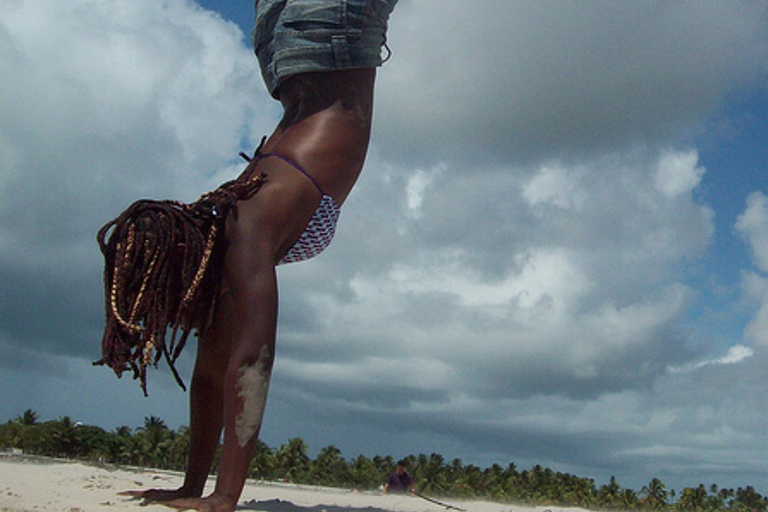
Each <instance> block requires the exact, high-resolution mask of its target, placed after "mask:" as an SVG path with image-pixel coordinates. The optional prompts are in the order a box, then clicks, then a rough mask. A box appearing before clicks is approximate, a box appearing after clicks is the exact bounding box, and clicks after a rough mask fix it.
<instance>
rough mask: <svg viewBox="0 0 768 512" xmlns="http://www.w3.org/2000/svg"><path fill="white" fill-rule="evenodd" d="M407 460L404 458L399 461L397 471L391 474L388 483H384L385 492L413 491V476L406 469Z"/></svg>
mask: <svg viewBox="0 0 768 512" xmlns="http://www.w3.org/2000/svg"><path fill="white" fill-rule="evenodd" d="M405 468H406V462H405V461H404V460H399V461H397V466H396V468H395V472H394V473H391V474H390V475H389V478H387V483H385V484H384V494H387V493H388V492H391V493H401V494H405V493H407V492H413V478H411V475H409V474H408V472H407V471H406V470H405Z"/></svg>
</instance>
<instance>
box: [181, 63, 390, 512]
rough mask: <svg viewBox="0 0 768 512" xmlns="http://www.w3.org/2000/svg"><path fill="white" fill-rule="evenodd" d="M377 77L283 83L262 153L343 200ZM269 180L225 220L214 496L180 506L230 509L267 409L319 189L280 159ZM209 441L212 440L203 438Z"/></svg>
mask: <svg viewBox="0 0 768 512" xmlns="http://www.w3.org/2000/svg"><path fill="white" fill-rule="evenodd" d="M374 77H375V72H374V70H356V71H341V72H330V73H317V74H307V75H304V76H300V77H294V79H291V80H289V81H288V82H286V85H285V89H284V94H283V95H282V97H281V101H282V102H283V105H284V106H285V109H286V115H285V117H284V119H283V121H282V122H281V123H280V125H279V126H278V128H277V130H276V131H275V133H274V134H273V135H272V136H271V137H270V139H269V141H268V143H267V145H266V147H265V149H264V150H265V152H277V153H280V154H282V155H284V156H288V157H290V158H292V159H294V160H295V161H297V162H298V163H299V164H300V165H302V166H303V167H305V168H306V169H307V170H308V171H309V172H310V173H311V174H312V176H313V177H314V178H315V179H316V180H317V181H318V182H319V183H320V185H321V186H322V187H323V189H324V190H325V191H326V193H329V194H331V195H333V196H334V198H335V199H336V200H337V202H339V203H340V202H342V201H343V200H344V199H345V198H346V196H347V194H348V193H349V191H350V190H351V189H352V186H353V185H354V183H355V181H356V180H357V177H358V175H359V173H360V170H361V168H362V166H363V162H364V160H365V153H366V150H367V147H368V138H369V136H370V123H371V109H372V98H373V82H374ZM256 171H257V172H265V173H267V175H268V181H267V182H266V183H265V184H264V185H263V186H262V188H261V189H260V190H259V192H258V193H257V194H255V195H254V196H253V197H252V198H251V199H249V200H248V201H243V202H241V203H240V204H239V206H238V218H237V220H235V219H233V218H230V219H228V223H227V237H228V241H229V246H228V248H227V255H226V259H225V263H224V279H225V283H226V284H227V287H228V289H229V291H230V293H231V297H232V303H231V304H232V306H231V339H230V343H229V344H228V346H229V347H230V351H229V357H228V362H227V366H226V371H225V374H224V379H223V397H224V401H223V411H224V418H223V424H224V444H223V447H222V454H221V462H220V464H219V474H218V477H217V482H216V489H215V491H214V493H213V494H212V495H211V496H208V497H207V498H204V499H200V498H196V499H195V498H192V499H180V500H174V501H171V502H169V503H168V504H169V505H171V506H175V507H178V508H193V509H197V510H203V511H209V510H210V511H216V512H223V511H232V510H234V509H235V507H236V505H237V500H238V499H239V497H240V493H241V492H242V488H243V485H244V483H245V478H246V475H247V472H248V468H249V466H250V462H251V458H252V455H253V449H254V445H255V443H256V441H257V439H258V433H259V430H260V428H261V422H262V419H263V415H264V408H265V406H266V399H267V390H268V388H269V381H270V377H271V373H272V363H273V361H274V354H275V332H276V328H277V279H276V276H275V268H274V267H275V264H276V262H277V261H279V259H280V258H281V257H282V255H283V254H285V252H286V251H287V250H288V249H289V248H290V246H291V245H292V244H293V242H294V241H295V240H296V239H297V238H298V237H299V235H300V234H301V232H302V231H303V229H304V227H305V225H306V223H307V221H308V219H309V218H310V217H311V215H312V213H313V212H314V209H315V208H316V207H317V203H318V196H317V190H315V189H314V186H313V185H311V184H310V183H309V182H308V180H307V179H306V178H305V177H304V176H302V175H300V174H299V173H298V172H297V171H296V170H295V169H293V168H292V167H291V166H290V165H288V164H286V163H285V162H283V161H282V160H280V159H275V158H266V159H263V160H260V161H259V162H258V164H257V167H256ZM204 439H208V438H204Z"/></svg>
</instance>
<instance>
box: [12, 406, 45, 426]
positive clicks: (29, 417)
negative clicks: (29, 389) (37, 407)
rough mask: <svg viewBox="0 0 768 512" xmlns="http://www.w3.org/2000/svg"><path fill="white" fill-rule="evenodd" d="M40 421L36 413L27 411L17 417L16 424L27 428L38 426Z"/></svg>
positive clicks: (30, 410)
mask: <svg viewBox="0 0 768 512" xmlns="http://www.w3.org/2000/svg"><path fill="white" fill-rule="evenodd" d="M38 419H40V418H39V417H38V415H37V413H36V412H35V411H33V410H32V409H27V410H26V411H24V413H23V414H22V415H21V416H17V417H16V422H18V423H19V424H20V425H23V426H25V427H31V426H32V425H37V420H38Z"/></svg>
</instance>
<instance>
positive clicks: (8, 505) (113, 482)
mask: <svg viewBox="0 0 768 512" xmlns="http://www.w3.org/2000/svg"><path fill="white" fill-rule="evenodd" d="M181 480H182V475H181V474H180V473H175V472H170V471H159V470H145V469H135V468H113V467H110V466H97V465H89V464H83V463H80V462H71V461H62V460H59V459H48V458H41V457H25V456H19V455H0V511H1V512H32V511H36V512H37V511H51V512H92V511H94V512H95V511H110V512H117V511H123V510H133V511H138V510H142V511H144V512H161V511H162V512H168V511H169V510H172V509H170V508H167V507H164V506H162V505H147V506H142V505H141V502H140V501H139V500H135V499H132V498H130V497H128V496H121V495H120V494H118V493H119V492H121V491H126V490H137V489H151V488H157V487H161V488H170V487H174V486H178V485H180V483H181ZM210 485H212V482H209V486H210ZM449 503H450V504H451V505H455V506H457V507H460V508H463V509H466V510H467V512H542V511H543V510H551V511H552V512H560V511H564V510H572V511H576V510H580V509H564V508H553V507H538V508H536V507H529V508H526V507H517V506H511V505H504V504H498V503H488V502H479V501H472V502H468V501H459V500H451V501H450V502H449ZM238 510H258V511H262V512H357V511H359V512H440V511H446V510H448V509H447V508H445V507H442V506H440V505H437V504H434V503H430V502H428V501H426V500H424V499H421V498H418V497H414V496H403V495H382V494H381V493H380V492H352V491H347V490H341V489H328V488H318V487H308V486H298V485H292V484H280V483H271V482H255V481H248V482H247V483H246V487H245V490H244V491H243V495H242V497H241V499H240V504H239V506H238Z"/></svg>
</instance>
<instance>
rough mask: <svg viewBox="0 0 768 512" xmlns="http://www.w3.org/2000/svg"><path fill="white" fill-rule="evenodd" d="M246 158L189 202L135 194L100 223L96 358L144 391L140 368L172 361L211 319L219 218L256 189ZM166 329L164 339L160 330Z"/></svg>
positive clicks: (220, 255)
mask: <svg viewBox="0 0 768 512" xmlns="http://www.w3.org/2000/svg"><path fill="white" fill-rule="evenodd" d="M263 144H264V140H262V143H261V145H259V148H258V149H257V150H256V153H255V155H254V157H253V158H250V157H248V156H247V155H246V154H245V153H240V155H241V156H242V157H243V158H245V159H246V160H248V161H249V162H251V165H249V166H248V167H247V168H246V169H245V171H243V173H242V174H241V175H240V176H239V177H238V178H236V179H234V180H232V181H229V182H226V183H224V184H223V185H221V186H220V187H218V188H217V189H216V190H214V191H212V192H208V193H207V194H204V195H202V196H201V197H200V198H199V199H198V200H197V201H195V202H194V203H190V204H185V203H181V202H179V201H172V200H164V201H154V200H146V199H145V200H139V201H136V202H135V203H133V204H132V205H131V206H129V207H128V208H127V209H126V210H125V211H124V212H123V213H122V214H120V215H119V216H118V217H117V218H115V219H114V220H112V221H110V222H108V223H107V224H105V225H104V226H103V227H102V228H101V229H100V230H99V232H98V235H97V239H98V242H99V246H100V248H101V252H102V254H103V255H104V260H105V266H104V292H105V309H106V326H105V328H104V336H103V338H102V358H101V359H100V360H99V361H96V362H94V363H93V364H94V365H107V366H109V367H110V368H112V370H113V371H114V372H115V373H116V374H117V376H118V377H120V376H122V373H123V372H124V371H126V370H129V369H130V370H132V371H133V377H134V379H139V381H140V383H141V388H142V390H143V392H144V395H145V396H146V395H147V366H149V365H150V364H152V365H154V366H157V363H158V361H159V360H160V358H161V356H164V357H165V360H166V362H167V363H168V366H169V367H170V369H171V372H172V373H173V376H174V378H175V379H176V382H177V383H178V384H179V386H181V388H182V389H184V390H186V387H185V385H184V382H183V381H182V379H181V377H180V376H179V373H178V371H177V370H176V367H175V364H174V363H175V362H176V359H178V357H179V355H180V354H181V351H182V349H183V348H184V345H185V344H186V341H187V338H188V337H189V334H190V332H191V331H192V330H193V329H194V330H196V331H197V333H200V332H202V331H203V330H204V329H205V328H206V327H207V326H209V325H210V324H211V322H212V321H213V317H214V313H215V310H216V302H217V299H218V296H219V292H220V289H221V276H222V267H223V262H224V255H225V253H226V237H225V233H224V231H225V230H224V227H225V225H224V223H225V221H226V218H227V216H228V214H230V213H231V214H232V215H233V216H234V218H237V202H238V201H240V200H244V199H248V198H250V197H251V196H253V195H254V194H255V193H256V192H258V190H259V188H261V185H262V184H263V183H264V182H265V181H266V179H267V178H266V175H265V174H263V173H262V174H258V175H254V174H255V173H254V172H253V169H254V167H255V166H254V165H253V164H255V162H256V161H257V160H258V158H259V156H260V149H261V147H262V146H263ZM169 331H170V339H169V341H168V342H166V335H167V334H168V332H169Z"/></svg>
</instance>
